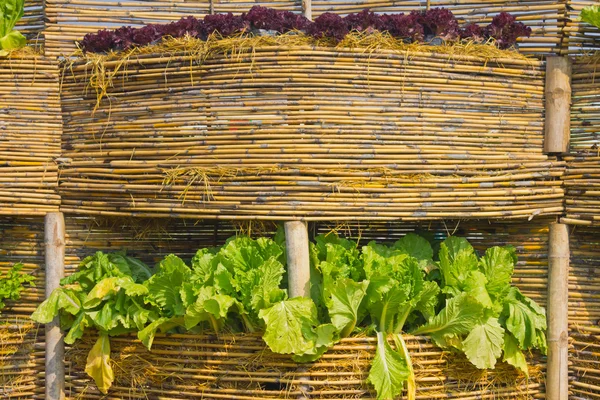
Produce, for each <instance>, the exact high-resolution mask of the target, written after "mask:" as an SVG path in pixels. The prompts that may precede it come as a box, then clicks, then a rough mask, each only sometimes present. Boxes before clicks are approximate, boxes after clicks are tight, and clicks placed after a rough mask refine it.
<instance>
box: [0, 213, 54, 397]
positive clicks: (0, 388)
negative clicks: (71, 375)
mask: <svg viewBox="0 0 600 400" xmlns="http://www.w3.org/2000/svg"><path fill="white" fill-rule="evenodd" d="M43 232H44V224H43V219H40V218H9V217H0V271H2V273H6V271H7V270H8V269H9V268H10V267H11V266H12V265H13V264H15V263H17V262H21V263H23V264H24V268H23V270H22V272H24V273H27V274H30V275H33V276H35V278H36V279H35V281H34V283H35V285H36V287H28V288H26V289H25V290H24V291H23V292H22V293H21V299H20V300H18V301H8V300H7V301H6V307H5V308H4V309H2V314H1V315H0V398H2V399H22V400H25V399H33V398H35V396H38V395H39V394H40V393H41V394H43V392H44V347H45V346H44V328H43V327H40V326H38V325H37V324H35V323H32V321H31V320H30V319H29V316H30V315H31V313H32V312H33V311H34V310H35V308H36V307H37V306H38V304H40V303H41V302H42V301H43V300H44V268H43V264H44V252H43V248H44V235H43Z"/></svg>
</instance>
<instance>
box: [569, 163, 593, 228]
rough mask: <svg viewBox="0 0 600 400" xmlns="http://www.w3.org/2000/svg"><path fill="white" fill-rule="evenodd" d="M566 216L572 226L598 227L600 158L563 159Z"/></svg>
mask: <svg viewBox="0 0 600 400" xmlns="http://www.w3.org/2000/svg"><path fill="white" fill-rule="evenodd" d="M565 161H566V162H567V165H568V166H567V169H566V172H565V175H564V177H563V181H564V186H565V192H566V193H565V211H566V216H565V217H563V218H562V221H563V222H564V223H567V224H572V225H596V226H598V225H600V156H569V157H565Z"/></svg>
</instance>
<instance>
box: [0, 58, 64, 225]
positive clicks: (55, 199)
mask: <svg viewBox="0 0 600 400" xmlns="http://www.w3.org/2000/svg"><path fill="white" fill-rule="evenodd" d="M58 75H59V73H58V66H57V65H56V63H53V62H52V60H50V59H48V58H45V57H43V56H40V55H37V54H33V52H32V51H24V52H22V53H20V54H13V55H12V56H11V57H10V58H9V59H6V58H3V59H0V215H13V216H14V215H24V216H34V215H44V214H46V213H47V212H51V211H58V208H59V205H60V197H59V196H58V194H57V193H56V187H57V180H58V166H57V164H56V161H55V160H56V159H57V158H58V157H59V156H60V151H61V149H60V137H61V130H62V118H61V108H60V95H59V89H58V87H59V83H58Z"/></svg>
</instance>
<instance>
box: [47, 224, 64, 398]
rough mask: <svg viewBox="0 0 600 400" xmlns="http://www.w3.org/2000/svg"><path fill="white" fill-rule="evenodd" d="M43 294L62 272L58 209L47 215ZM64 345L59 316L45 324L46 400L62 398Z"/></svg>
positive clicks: (58, 284) (61, 227)
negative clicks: (44, 285)
mask: <svg viewBox="0 0 600 400" xmlns="http://www.w3.org/2000/svg"><path fill="white" fill-rule="evenodd" d="M44 222H45V232H44V245H45V250H46V297H48V296H50V293H52V291H53V290H54V289H56V288H57V287H59V286H60V280H61V278H63V277H64V273H65V268H64V267H65V219H64V217H63V214H62V213H60V212H56V213H49V214H46V218H45V221H44ZM64 353H65V344H64V342H63V336H62V333H61V331H60V323H59V320H58V317H56V318H54V320H53V321H52V322H50V323H49V324H46V400H63V399H64V398H65V365H64Z"/></svg>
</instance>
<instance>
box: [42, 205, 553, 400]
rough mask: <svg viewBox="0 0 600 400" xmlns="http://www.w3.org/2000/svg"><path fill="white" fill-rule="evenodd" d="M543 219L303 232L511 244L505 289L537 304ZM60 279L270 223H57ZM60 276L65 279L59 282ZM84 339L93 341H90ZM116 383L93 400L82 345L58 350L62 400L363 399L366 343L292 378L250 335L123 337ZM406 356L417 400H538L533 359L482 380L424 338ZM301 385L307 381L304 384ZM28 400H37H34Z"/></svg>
mask: <svg viewBox="0 0 600 400" xmlns="http://www.w3.org/2000/svg"><path fill="white" fill-rule="evenodd" d="M551 220H552V219H537V220H535V221H532V222H529V223H527V224H525V223H499V222H478V221H462V222H454V221H447V222H444V223H443V222H423V223H412V224H407V223H399V222H381V223H363V222H356V221H354V222H353V221H350V222H347V223H317V224H311V226H310V232H311V234H312V235H314V234H319V233H327V232H330V231H332V230H335V231H337V232H338V233H339V234H340V235H342V236H347V237H351V238H354V239H356V240H359V245H363V244H366V243H367V242H368V241H369V240H378V241H381V242H385V241H395V240H397V239H399V238H400V237H402V236H404V235H405V234H406V233H408V232H413V231H417V232H419V231H428V232H431V233H432V234H433V235H434V237H435V238H436V239H439V240H441V239H443V238H444V237H445V236H447V235H449V234H456V235H461V236H464V237H466V238H468V240H469V241H470V242H471V243H472V244H473V245H474V246H475V248H476V249H478V251H484V250H485V249H486V248H488V247H491V246H494V245H507V244H511V245H513V246H515V248H516V250H517V253H518V257H519V262H518V264H517V266H516V272H515V274H514V276H513V277H514V281H513V283H514V284H515V285H517V286H518V287H519V288H520V289H521V290H522V291H523V292H524V293H526V294H527V295H529V296H531V297H532V298H534V299H535V300H536V301H537V302H538V303H540V304H545V288H546V286H547V282H546V273H547V236H548V224H549V223H550V221H551ZM66 222H67V228H66V232H67V260H66V266H67V269H68V271H71V272H72V271H74V270H75V268H76V266H77V264H78V263H79V262H80V261H81V260H82V259H83V258H84V257H85V256H87V255H90V254H93V252H95V251H96V250H103V251H119V250H127V252H128V254H129V255H132V256H135V257H139V258H141V259H142V260H144V261H145V262H147V263H148V264H149V265H152V264H153V263H155V262H157V261H159V260H160V259H161V258H162V257H164V256H165V255H166V254H169V253H171V252H172V253H175V254H177V255H180V256H181V257H182V258H183V259H184V260H189V259H190V258H191V257H192V256H193V254H194V253H195V251H196V250H197V249H198V248H200V247H205V246H215V245H220V244H222V243H223V242H224V241H225V240H226V238H227V237H229V236H231V235H234V234H235V233H236V232H243V233H250V234H251V235H253V236H257V235H270V234H272V233H273V231H274V225H273V224H270V223H261V222H254V221H247V222H245V223H243V224H235V225H233V224H232V223H231V222H222V221H196V222H190V221H189V220H186V219H162V220H160V219H159V220H157V219H148V220H144V219H139V218H130V219H114V218H87V217H81V216H75V215H67V216H66ZM68 273H69V272H67V274H68ZM90 340H93V338H90ZM111 343H112V351H113V354H112V358H113V360H115V361H116V363H115V364H114V368H115V371H116V372H115V375H116V378H117V381H116V382H115V385H114V387H113V389H112V391H111V392H110V393H109V395H108V397H102V396H101V394H100V393H99V392H98V391H97V390H96V389H95V386H94V385H93V383H92V382H91V381H90V380H89V378H88V377H87V376H86V375H85V373H84V364H85V357H86V355H87V351H88V350H89V346H90V345H91V343H90V342H85V343H80V344H77V345H76V346H74V347H72V348H71V349H70V350H69V351H68V352H67V397H68V398H72V399H76V398H77V399H95V398H109V399H142V398H148V397H152V398H168V399H194V398H208V399H219V398H220V399H262V398H278V399H287V398H298V396H299V395H300V394H301V393H300V389H299V388H300V382H301V383H302V385H305V384H308V385H309V386H310V389H311V392H310V396H311V398H321V399H345V398H361V399H373V398H374V397H373V393H371V392H369V390H368V387H367V386H366V384H365V378H366V374H367V373H368V366H369V361H368V360H369V358H370V357H372V355H373V349H374V347H373V339H372V338H354V339H352V340H346V341H344V342H342V343H341V344H339V345H338V346H336V348H335V349H334V350H333V351H331V352H329V353H327V354H326V355H325V356H324V357H323V359H322V360H321V361H319V362H318V363H315V364H312V365H310V367H309V368H308V370H307V371H306V372H303V373H302V374H300V373H299V372H298V366H297V365H296V364H294V363H293V362H291V361H290V359H289V358H286V357H285V356H274V355H272V354H270V353H269V352H268V351H265V347H264V344H263V343H262V342H261V340H260V339H259V338H257V337H254V336H244V335H233V336H226V337H222V338H215V336H214V335H209V336H198V335H184V334H170V335H166V336H165V335H162V336H159V337H157V339H156V340H155V342H154V343H155V344H154V347H153V351H152V352H150V353H149V352H147V351H146V350H145V349H143V348H142V346H141V345H140V344H139V343H138V342H137V341H136V340H135V339H134V338H131V337H118V338H113V339H111ZM409 349H410V351H411V352H412V353H413V357H414V361H415V363H416V365H417V367H416V369H417V371H418V372H417V377H418V378H417V383H418V387H419V392H418V397H417V398H418V399H422V400H424V399H428V398H433V399H461V400H467V399H475V398H481V399H492V398H494V399H536V398H543V397H544V389H543V380H542V375H541V374H543V370H544V368H545V360H544V359H543V358H537V357H534V358H532V359H530V361H529V362H530V365H531V367H532V370H531V371H532V377H531V379H530V380H529V381H527V380H526V379H524V378H523V377H518V376H516V375H514V373H513V372H511V371H512V369H510V368H508V367H507V366H505V365H501V366H498V367H497V369H496V370H495V371H489V372H487V373H484V372H478V371H475V370H474V369H472V368H469V367H468V366H467V365H466V364H465V362H464V360H461V359H456V358H455V357H454V356H449V355H448V354H447V353H444V352H442V351H440V350H439V349H438V348H437V347H435V346H434V345H432V344H431V343H430V342H428V341H427V340H426V339H425V338H410V339H409ZM307 382H308V383H307ZM35 398H36V399H38V398H39V399H42V398H43V397H42V395H41V394H37V395H36V397H35Z"/></svg>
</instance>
